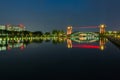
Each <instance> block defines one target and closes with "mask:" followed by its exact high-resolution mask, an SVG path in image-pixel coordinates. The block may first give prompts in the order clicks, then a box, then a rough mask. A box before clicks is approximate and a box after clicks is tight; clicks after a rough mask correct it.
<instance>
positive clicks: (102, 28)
mask: <svg viewBox="0 0 120 80" xmlns="http://www.w3.org/2000/svg"><path fill="white" fill-rule="evenodd" d="M99 28H100V34H104V33H105V28H106V25H105V24H101V25H100V26H99Z"/></svg>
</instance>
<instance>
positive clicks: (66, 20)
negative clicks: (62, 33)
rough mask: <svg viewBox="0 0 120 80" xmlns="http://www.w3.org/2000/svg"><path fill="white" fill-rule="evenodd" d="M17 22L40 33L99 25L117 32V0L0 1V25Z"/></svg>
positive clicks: (119, 2) (119, 25) (119, 8)
mask: <svg viewBox="0 0 120 80" xmlns="http://www.w3.org/2000/svg"><path fill="white" fill-rule="evenodd" d="M19 23H22V24H24V25H25V26H26V28H27V29H28V30H30V31H36V30H37V31H43V32H44V31H51V30H53V29H63V30H65V29H66V27H67V26H68V25H72V26H73V27H81V26H98V25H99V24H101V23H104V24H106V25H107V29H108V30H111V29H113V30H116V29H120V0H0V24H19ZM82 30H86V31H88V30H90V29H82ZM92 30H96V29H92Z"/></svg>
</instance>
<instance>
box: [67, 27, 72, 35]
mask: <svg viewBox="0 0 120 80" xmlns="http://www.w3.org/2000/svg"><path fill="white" fill-rule="evenodd" d="M70 34H72V26H68V27H67V35H70Z"/></svg>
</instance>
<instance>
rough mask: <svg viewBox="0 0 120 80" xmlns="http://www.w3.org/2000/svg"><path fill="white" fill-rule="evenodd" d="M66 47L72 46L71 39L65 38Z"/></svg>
mask: <svg viewBox="0 0 120 80" xmlns="http://www.w3.org/2000/svg"><path fill="white" fill-rule="evenodd" d="M67 47H68V48H72V40H70V39H67Z"/></svg>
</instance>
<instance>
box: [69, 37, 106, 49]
mask: <svg viewBox="0 0 120 80" xmlns="http://www.w3.org/2000/svg"><path fill="white" fill-rule="evenodd" d="M76 39H77V38H71V39H67V47H68V48H89V49H100V50H104V49H105V43H106V42H107V39H106V38H100V37H96V38H86V37H84V39H79V38H78V39H77V40H76ZM74 42H77V44H75V43H74ZM94 42H98V45H93V43H94Z"/></svg>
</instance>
